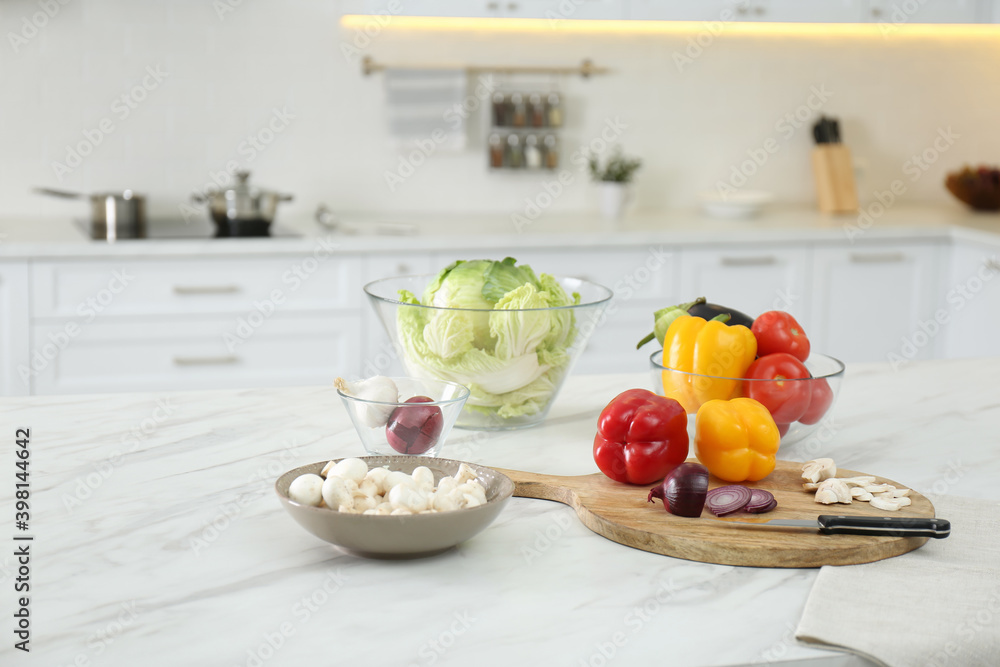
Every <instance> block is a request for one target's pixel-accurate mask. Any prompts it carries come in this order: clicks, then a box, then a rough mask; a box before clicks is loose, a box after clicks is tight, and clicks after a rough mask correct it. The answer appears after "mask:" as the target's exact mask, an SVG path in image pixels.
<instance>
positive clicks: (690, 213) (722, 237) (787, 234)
mask: <svg viewBox="0 0 1000 667" xmlns="http://www.w3.org/2000/svg"><path fill="white" fill-rule="evenodd" d="M511 216H512V214H510V213H507V214H501V213H498V214H493V215H487V214H469V215H458V214H453V213H452V214H441V215H431V214H421V215H403V214H385V215H375V214H372V213H345V214H342V215H341V216H340V219H341V221H342V222H341V224H340V226H339V227H338V228H337V229H335V230H333V231H331V230H329V229H327V228H324V227H321V226H320V225H319V224H317V223H316V222H314V221H313V220H312V219H310V218H302V219H296V218H288V219H281V220H280V221H279V224H280V225H281V226H282V227H283V228H285V229H287V230H289V231H292V232H294V233H296V234H299V235H300V236H298V237H296V238H263V239H170V240H165V239H156V240H138V241H136V240H132V241H128V240H125V241H118V242H116V243H107V242H104V241H92V240H90V239H88V238H87V237H86V236H85V235H84V233H83V231H82V229H81V227H80V226H79V225H78V224H75V223H74V222H73V221H72V220H69V219H64V218H56V219H38V220H27V219H2V218H0V259H4V258H11V259H12V258H35V257H37V258H71V257H82V258H87V257H95V258H97V257H106V256H113V257H122V256H158V255H162V256H190V255H260V254H305V253H310V252H313V251H314V250H315V249H316V247H317V244H318V243H321V244H323V248H324V249H328V250H329V249H333V248H335V251H336V252H340V253H355V252H386V253H394V252H406V251H426V250H455V251H459V250H473V249H477V248H498V247H499V248H517V247H535V248H544V247H556V248H565V247H607V246H629V245H648V244H650V243H670V244H678V245H699V244H714V243H719V242H726V243H755V242H756V243H768V244H774V243H794V242H803V241H806V242H811V241H815V242H834V241H837V242H846V241H850V240H851V239H852V238H861V239H863V241H864V242H879V241H882V242H892V241H894V240H899V239H908V240H912V239H929V240H932V239H942V238H945V239H947V238H967V239H970V240H979V241H987V242H997V241H998V240H1000V216H997V215H996V214H986V213H974V212H971V211H967V210H964V209H962V208H959V207H958V206H902V205H900V206H896V207H892V208H890V209H888V210H887V211H885V212H884V213H882V214H881V215H877V216H874V217H869V218H861V217H859V216H858V215H852V216H828V215H823V214H821V213H819V212H817V211H816V210H814V209H811V208H806V207H800V206H799V207H797V206H773V207H770V208H768V209H766V210H765V211H764V212H763V213H762V214H761V215H760V216H758V217H756V218H750V219H745V220H720V219H715V218H710V217H708V216H706V215H705V214H704V213H702V212H700V211H698V210H694V209H692V210H674V211H663V212H657V213H636V214H633V215H630V216H628V217H627V218H626V219H625V220H623V221H621V222H620V223H618V224H614V225H612V224H610V223H608V222H606V221H604V220H602V219H600V218H599V217H595V216H594V215H592V214H567V213H552V214H549V213H546V214H543V215H541V216H540V217H539V218H537V219H536V220H529V219H527V218H522V219H523V220H524V221H525V222H524V223H521V222H517V221H515V220H513V219H512V217H511ZM859 220H861V222H860V223H859ZM869 220H870V222H869ZM151 224H157V223H156V222H155V221H153V222H152V223H151ZM204 224H208V223H204ZM859 224H860V226H859ZM400 230H405V231H406V233H399V232H400ZM390 232H391V233H390ZM858 232H863V233H862V234H860V236H859V235H858Z"/></svg>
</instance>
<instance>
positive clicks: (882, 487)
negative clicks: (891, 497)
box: [865, 484, 896, 493]
mask: <svg viewBox="0 0 1000 667" xmlns="http://www.w3.org/2000/svg"><path fill="white" fill-rule="evenodd" d="M895 488H896V487H894V486H893V485H892V484H869V485H867V486H866V487H865V491H867V492H868V493H885V492H886V491H891V490H893V489H895Z"/></svg>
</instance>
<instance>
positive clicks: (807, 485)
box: [802, 482, 819, 491]
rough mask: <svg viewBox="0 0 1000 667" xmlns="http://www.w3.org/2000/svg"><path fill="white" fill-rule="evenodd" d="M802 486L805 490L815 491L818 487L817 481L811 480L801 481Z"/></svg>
mask: <svg viewBox="0 0 1000 667" xmlns="http://www.w3.org/2000/svg"><path fill="white" fill-rule="evenodd" d="M802 488H803V489H805V490H806V491H815V490H816V489H818V488H819V482H816V483H813V482H803V483H802Z"/></svg>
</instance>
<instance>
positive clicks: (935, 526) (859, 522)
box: [726, 514, 951, 539]
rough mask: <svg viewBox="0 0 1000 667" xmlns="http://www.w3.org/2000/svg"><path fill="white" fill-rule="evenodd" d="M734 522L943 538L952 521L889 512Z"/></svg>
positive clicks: (831, 532)
mask: <svg viewBox="0 0 1000 667" xmlns="http://www.w3.org/2000/svg"><path fill="white" fill-rule="evenodd" d="M726 523H732V524H734V525H737V526H740V527H743V526H758V527H766V528H767V527H772V526H774V527H782V528H784V527H795V528H813V529H816V530H818V531H819V532H821V533H823V534H825V535H886V536H889V537H933V538H937V539H942V538H945V537H948V535H950V534H951V524H950V523H949V522H948V521H946V520H945V519H928V518H925V517H919V518H896V517H888V516H844V515H843V514H821V515H820V516H818V517H816V519H815V520H813V519H771V520H770V521H762V522H760V523H756V522H753V523H751V522H749V521H727V522H726Z"/></svg>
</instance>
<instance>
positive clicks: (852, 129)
mask: <svg viewBox="0 0 1000 667" xmlns="http://www.w3.org/2000/svg"><path fill="white" fill-rule="evenodd" d="M998 23H1000V0H926V1H925V2H919V3H918V2H916V1H915V0H914V1H911V0H738V1H733V0H711V1H701V0H621V1H618V2H614V1H612V0H513V1H505V2H500V1H492V0H462V1H458V0H455V1H449V0H438V1H427V2H405V1H402V0H390V1H372V2H368V1H365V0H356V1H348V0H344V1H341V2H338V1H335V0H325V1H319V0H289V1H286V2H250V1H246V0H242V1H241V0H214V1H212V2H209V1H197V2H195V1H193V0H173V1H171V2H152V1H134V0H133V1H125V0H104V1H101V2H97V1H94V0H33V1H27V0H4V2H3V3H2V4H0V27H2V29H3V30H2V32H3V34H4V36H5V39H6V41H7V45H6V46H5V47H4V48H2V49H0V83H2V85H3V89H4V90H5V91H7V92H6V94H5V95H4V96H3V98H2V101H0V118H2V120H3V122H2V123H0V146H2V151H0V390H2V391H0V393H5V394H18V393H72V392H96V391H128V390H153V391H158V390H164V389H193V388H213V387H231V386H257V385H276V384H302V383H322V382H328V381H329V380H331V379H332V378H333V377H335V376H336V375H338V374H343V375H348V374H354V375H371V374H373V373H377V372H387V371H389V370H392V369H394V368H395V366H394V364H398V362H397V361H395V358H394V354H393V352H392V348H391V345H389V344H388V340H387V339H386V337H385V334H384V332H383V331H382V329H381V325H380V323H379V322H378V321H377V320H376V319H375V317H374V315H373V313H372V310H371V308H370V307H369V304H368V303H367V302H366V299H365V297H364V293H363V292H362V286H363V285H364V284H365V283H366V282H368V281H370V280H375V279H378V278H382V277H387V276H392V275H402V274H409V273H434V272H437V271H438V270H439V269H440V268H442V267H444V266H446V265H447V264H449V263H451V262H452V261H453V260H455V259H459V258H473V257H479V256H485V257H496V258H502V257H504V256H505V255H513V256H515V257H517V258H518V259H519V260H521V261H524V262H527V263H530V264H531V265H532V266H533V267H534V268H535V270H536V271H538V272H547V273H555V274H563V275H578V276H580V277H586V278H590V279H592V280H595V281H596V282H599V283H602V284H605V285H607V286H608V287H611V288H612V289H614V290H615V292H616V295H617V297H616V305H615V306H614V307H613V308H612V309H611V311H609V315H608V318H607V320H606V322H604V323H602V326H601V328H600V330H598V331H596V332H595V334H594V336H593V338H592V340H591V344H590V346H589V348H588V350H587V351H586V352H585V353H584V354H583V356H582V358H581V361H580V363H579V365H578V367H577V370H578V371H580V372H625V371H641V370H646V369H647V368H648V367H649V353H650V352H652V350H651V349H645V348H644V351H642V352H637V351H636V350H635V342H636V341H637V340H638V339H639V338H641V337H642V336H643V335H644V334H645V333H646V332H648V331H649V329H650V328H651V326H652V321H653V319H652V312H653V310H655V309H657V308H661V307H664V306H667V305H671V304H675V303H680V302H683V301H689V300H691V299H694V298H695V297H697V296H702V295H704V296H707V297H708V298H709V300H711V301H716V302H721V303H726V304H729V305H731V306H733V307H736V308H739V309H741V310H744V311H745V312H748V313H751V314H755V313H759V312H763V311H764V310H768V309H771V308H779V309H788V310H790V311H791V312H793V313H794V314H795V315H796V317H797V318H799V319H800V321H802V323H803V325H804V326H805V327H806V329H807V330H808V331H810V334H811V337H812V339H813V341H814V349H817V350H821V351H823V352H826V353H829V354H832V355H835V356H839V357H841V358H843V359H844V360H846V361H848V362H857V361H890V362H893V361H894V359H899V360H900V364H905V363H907V362H908V361H909V360H912V359H928V358H939V357H951V356H970V355H985V354H995V344H994V342H993V337H991V336H989V335H988V334H987V332H988V331H989V330H995V328H996V327H997V326H1000V294H996V292H998V290H997V289H993V290H992V291H989V290H986V289H985V288H984V285H987V282H988V279H989V278H991V277H992V275H993V273H995V272H998V271H1000V263H997V261H996V259H995V252H996V250H997V248H998V247H1000V236H997V235H996V233H995V231H996V229H997V228H998V225H997V222H998V220H997V219H996V216H995V214H992V215H991V214H982V213H978V214H977V213H974V212H972V211H971V210H970V209H969V208H968V207H967V206H965V205H964V204H962V203H961V202H959V201H958V200H957V199H956V198H955V197H954V196H953V195H952V194H950V193H949V192H948V190H947V189H946V188H945V185H944V183H945V179H946V175H947V174H948V173H950V172H955V171H958V170H960V169H961V168H962V167H963V166H965V165H969V166H970V167H972V168H973V169H976V168H977V167H978V166H980V165H992V166H996V163H997V161H998V160H1000V132H998V131H997V129H996V126H997V122H998V119H1000V67H998V64H1000V25H998ZM533 95H537V98H535V99H537V100H538V101H537V102H533V101H532V100H533ZM495 96H496V98H495ZM517 96H519V97H517ZM494 98H495V99H496V100H497V103H498V104H500V103H501V102H502V111H501V112H500V113H502V114H504V115H505V116H504V119H503V120H502V121H501V122H500V125H501V126H498V119H497V117H496V113H497V110H496V109H495V108H494ZM518 114H522V116H521V119H520V121H518V122H515V120H514V119H515V117H517V115H518ZM535 114H537V115H538V116H539V118H540V120H538V121H537V122H536V120H535ZM821 117H826V118H827V119H829V125H828V126H827V125H824V126H822V127H823V128H828V127H829V128H833V127H835V130H836V133H837V134H839V138H840V140H841V141H842V142H843V145H844V146H846V147H847V148H849V149H850V157H849V160H848V161H847V162H845V163H843V164H841V165H840V166H841V167H842V169H841V172H840V176H841V177H844V178H849V180H853V181H855V183H856V185H854V184H852V185H851V187H850V188H848V189H847V190H845V191H844V192H847V193H848V195H850V196H848V199H850V198H851V197H852V196H854V195H856V197H857V201H855V202H853V203H848V204H847V205H846V208H845V209H844V210H845V211H846V213H842V214H841V215H830V214H828V213H823V212H821V211H820V210H819V209H821V208H824V204H823V201H822V193H819V190H821V189H822V183H821V179H819V178H818V177H817V170H816V165H815V164H814V163H813V162H812V160H813V159H814V158H813V157H812V153H813V151H814V150H815V149H816V142H817V141H818V140H822V141H827V140H829V138H830V137H829V136H826V137H824V136H820V135H823V134H824V133H826V134H828V132H827V130H822V131H814V124H816V123H817V122H818V121H819V120H820V118H821ZM536 124H537V125H538V127H532V126H533V125H536ZM508 125H516V126H517V127H507V126H508ZM511 136H515V137H516V139H513V140H512V139H511V138H510V137H511ZM834 143H836V142H834ZM491 148H492V149H493V150H495V151H497V152H493V153H491ZM618 149H620V150H622V151H623V152H624V154H625V155H626V156H628V157H634V158H638V159H639V160H641V166H640V167H639V169H638V171H636V172H635V174H634V178H633V179H632V180H633V182H632V184H631V186H630V195H629V197H623V199H622V201H621V202H619V203H620V204H621V205H622V206H623V208H622V209H621V215H620V216H616V215H614V212H612V214H610V215H608V214H607V210H606V209H608V208H609V207H610V208H611V209H614V203H615V202H614V201H611V200H608V199H607V196H606V195H605V194H602V193H603V192H604V189H602V188H599V187H597V184H595V183H593V182H592V180H591V176H590V174H589V173H588V169H587V161H586V157H587V155H588V154H589V152H591V151H593V152H595V153H596V154H597V155H598V157H600V159H601V160H602V161H606V160H608V159H609V158H611V157H613V156H614V155H615V150H618ZM237 171H249V172H251V176H250V182H251V183H253V184H255V186H259V187H262V188H265V189H266V191H267V192H271V193H272V194H273V193H283V194H288V195H292V199H291V200H288V201H284V200H282V201H280V202H279V203H278V204H277V213H276V217H275V224H274V226H273V228H272V230H271V234H272V236H276V237H284V238H268V239H212V238H210V237H211V235H212V233H211V222H210V219H209V207H208V206H207V205H206V203H205V202H204V201H201V202H197V201H193V200H192V196H193V195H196V196H197V195H205V194H211V192H213V191H225V190H227V189H230V188H233V187H235V183H236V179H235V177H234V176H235V173H236V172H237ZM983 178H984V179H987V180H988V178H990V177H989V176H988V175H984V176H983ZM38 187H49V188H60V189H64V190H68V191H73V192H79V193H85V194H93V193H100V192H117V193H121V192H123V191H125V190H126V189H128V190H130V191H132V192H135V193H141V194H142V195H145V196H146V202H145V203H146V211H145V213H146V216H147V217H148V219H149V223H150V226H151V228H152V227H155V226H156V225H155V224H154V223H157V222H158V221H159V222H160V223H163V224H162V225H161V229H165V228H166V227H169V226H170V225H173V226H174V227H177V224H175V223H178V221H179V222H180V223H182V225H181V227H180V228H181V230H182V233H181V234H180V235H181V236H184V235H193V236H195V237H200V238H196V239H194V240H186V241H185V240H171V241H165V240H159V241H154V240H152V239H146V240H136V241H127V240H124V239H123V238H119V239H118V240H117V242H116V243H109V242H107V241H105V240H97V241H93V240H89V239H88V237H87V217H88V214H89V212H90V209H89V208H88V206H87V204H86V202H85V201H81V200H74V199H65V198H64V199H60V198H56V197H50V196H43V195H41V194H38V193H37V192H35V191H34V188H38ZM848 190H849V192H848ZM835 194H836V192H835ZM840 194H843V192H841V193H840ZM220 196H221V195H220ZM818 196H819V199H818ZM831 196H832V195H831ZM720 200H721V201H720ZM609 201H611V204H610V205H609ZM706 203H707V204H712V203H715V204H729V205H735V206H736V208H735V210H734V209H732V208H730V209H727V208H726V206H722V207H721V210H720V209H716V210H715V211H714V212H712V211H710V210H706V209H704V208H703V207H704V206H705V205H706ZM827 203H829V202H827ZM602 205H603V206H604V209H605V210H604V212H602ZM741 207H742V208H741ZM824 210H827V211H828V212H829V210H830V209H829V207H826V208H824ZM734 215H735V216H737V217H736V218H731V217H729V216H734ZM720 216H722V217H721V218H720ZM739 216H746V217H739ZM317 218H318V219H319V221H317ZM198 225H202V227H198ZM195 227H198V229H202V230H203V231H202V232H198V233H196V234H190V231H191V230H192V229H194V228H195ZM317 248H321V249H322V250H321V253H320V254H322V255H323V258H324V260H323V261H321V262H318V263H314V266H313V267H312V268H310V265H309V262H312V259H310V258H311V257H318V256H319V255H317V252H320V251H317ZM331 257H332V259H330V258H331ZM116 271H117V272H122V271H124V272H125V273H124V274H121V273H119V274H118V275H120V276H121V275H124V276H125V282H126V283H127V284H122V279H121V278H117V280H118V283H113V282H112V281H113V280H116V278H115V275H116V274H115V272H116ZM290 271H291V272H292V273H293V274H294V275H295V276H298V284H297V285H296V283H295V282H294V281H290V280H287V279H286V277H287V276H288V274H289V272H290ZM984 271H985V274H986V275H984V274H983V272H984ZM130 272H131V273H130ZM987 275H988V276H989V278H987V277H986V276H987ZM129 276H134V278H129ZM976 276H979V277H978V278H977V277H976ZM973 278H974V279H975V280H977V281H979V282H978V288H976V285H975V284H971V285H970V283H969V281H970V280H971V279H973ZM133 280H134V282H132V281H133ZM998 284H1000V282H998ZM112 286H114V287H115V289H112ZM299 286H301V287H302V288H301V289H299ZM118 288H120V289H118ZM973 288H975V289H973ZM961 289H965V290H966V292H968V294H969V295H970V296H965V294H966V292H961V294H962V296H961V297H960V299H959V297H955V294H956V290H959V291H961ZM275 290H278V291H279V293H280V296H281V297H282V299H281V300H275V304H276V305H275V307H274V308H272V309H271V311H269V312H268V313H267V314H266V316H264V317H261V316H260V315H259V313H261V312H264V311H267V310H268V306H267V305H266V304H265V305H263V306H261V305H260V304H262V303H265V302H269V300H270V299H272V298H273V295H274V293H275ZM970 290H971V291H970ZM105 292H108V303H106V304H105V303H103V302H101V301H100V299H101V298H103V295H104V293H105ZM286 297H287V301H286V300H285V298H286ZM973 297H975V298H973ZM88 299H98V305H99V306H100V308H93V307H92V306H89V305H87V304H88V303H90V302H89V301H88ZM969 303H971V304H972V305H973V306H974V307H968V308H966V307H965V306H966V305H967V304H969ZM942 309H944V311H945V313H946V315H947V318H946V319H947V321H948V324H947V326H944V325H941V326H938V327H937V329H935V330H934V332H933V333H928V326H929V325H927V323H928V322H932V323H933V321H934V320H935V317H936V314H937V313H938V312H939V311H941V310H942ZM91 312H93V313H94V316H93V317H91V316H90V313H91ZM253 318H257V319H258V320H260V323H259V324H254V322H253ZM859 321H862V322H866V326H865V327H864V329H865V331H864V333H863V334H862V333H859V328H858V324H857V323H858V322H859ZM247 323H249V324H247ZM77 325H79V326H78V328H74V327H77ZM241 327H242V329H241ZM939 330H940V333H939ZM241 331H243V332H249V333H248V335H246V336H243V334H242V333H240V332H241ZM73 332H75V333H73ZM227 336H228V338H227ZM233 336H236V339H237V344H234V343H233V342H232V341H233V340H234V339H233Z"/></svg>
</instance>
